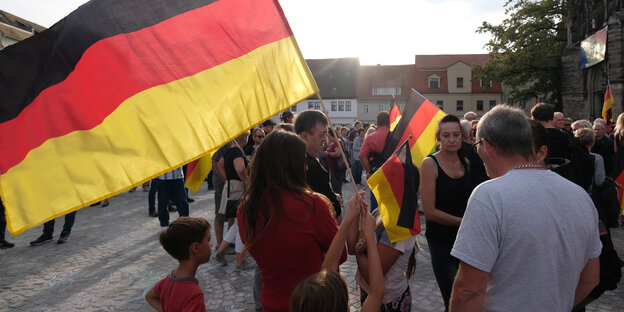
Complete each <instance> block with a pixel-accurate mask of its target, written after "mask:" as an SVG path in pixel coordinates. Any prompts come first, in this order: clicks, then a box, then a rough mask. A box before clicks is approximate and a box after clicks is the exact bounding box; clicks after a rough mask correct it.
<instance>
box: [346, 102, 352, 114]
mask: <svg viewBox="0 0 624 312" xmlns="http://www.w3.org/2000/svg"><path fill="white" fill-rule="evenodd" d="M345 110H346V111H347V112H350V111H351V101H346V102H345Z"/></svg>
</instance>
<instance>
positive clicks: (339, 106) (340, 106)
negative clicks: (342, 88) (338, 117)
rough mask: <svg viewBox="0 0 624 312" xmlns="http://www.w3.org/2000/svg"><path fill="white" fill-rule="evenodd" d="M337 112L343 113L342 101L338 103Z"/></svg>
mask: <svg viewBox="0 0 624 312" xmlns="http://www.w3.org/2000/svg"><path fill="white" fill-rule="evenodd" d="M338 111H339V112H344V101H338Z"/></svg>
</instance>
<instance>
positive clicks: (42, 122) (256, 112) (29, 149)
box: [0, 0, 318, 234]
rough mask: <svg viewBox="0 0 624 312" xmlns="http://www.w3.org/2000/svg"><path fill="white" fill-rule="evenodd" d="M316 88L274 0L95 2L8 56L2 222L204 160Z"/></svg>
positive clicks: (4, 60)
mask: <svg viewBox="0 0 624 312" xmlns="http://www.w3.org/2000/svg"><path fill="white" fill-rule="evenodd" d="M317 90H318V88H317V86H316V83H315V82H314V79H313V77H312V75H311V73H310V71H309V69H308V67H307V65H306V63H305V61H304V59H303V57H302V56H301V53H300V51H299V49H298V46H297V43H296V42H295V39H294V37H293V34H292V31H291V30H290V27H289V26H288V23H287V21H286V18H285V17H284V14H283V12H282V10H281V8H280V6H279V4H278V2H277V0H220V1H207V0H206V1H200V0H184V1H176V0H152V1H148V2H146V1H139V0H92V1H90V2H88V3H86V4H85V5H83V6H81V7H80V8H78V9H77V10H76V11H74V12H73V13H71V14H70V15H69V16H67V17H66V18H64V19H63V20H61V21H60V22H58V23H57V24H55V25H54V26H52V27H51V28H50V29H48V30H46V31H44V32H42V33H41V34H39V35H36V36H33V37H31V38H29V39H27V40H25V41H23V42H20V43H18V44H16V45H13V46H10V47H8V48H6V49H4V50H2V51H0V154H1V155H2V157H1V158H0V192H1V195H2V199H3V201H4V203H5V206H6V209H7V221H8V228H9V230H10V231H11V232H12V233H14V234H18V233H20V232H22V231H24V230H26V229H28V228H31V227H34V226H36V225H38V224H41V223H43V222H45V221H48V220H50V219H53V218H56V217H58V216H61V215H64V214H66V213H68V212H71V211H74V210H77V209H79V208H81V207H83V206H85V205H88V204H91V203H93V202H96V201H99V200H101V199H103V198H106V197H109V196H111V195H114V194H118V193H121V192H123V191H125V190H127V189H129V188H130V187H132V186H135V185H138V184H141V183H143V182H144V181H146V180H148V179H151V178H153V177H156V176H158V175H160V174H161V173H163V172H166V171H169V170H170V169H171V168H175V167H178V166H180V165H182V164H184V163H187V162H189V161H192V160H193V159H196V158H198V157H200V156H203V155H207V154H208V153H210V151H211V150H213V149H216V148H217V147H219V146H221V145H223V144H224V143H225V142H227V141H229V140H230V139H231V138H234V137H236V136H237V135H239V134H240V133H242V132H243V131H245V130H247V129H249V128H250V127H252V126H254V125H256V124H258V123H260V122H261V121H262V120H265V119H267V118H268V117H270V116H272V115H274V114H277V113H278V112H280V111H282V110H284V109H286V108H288V107H290V106H291V105H292V104H293V103H296V102H298V101H300V100H303V99H305V98H307V97H309V96H310V95H312V94H314V93H316V92H317Z"/></svg>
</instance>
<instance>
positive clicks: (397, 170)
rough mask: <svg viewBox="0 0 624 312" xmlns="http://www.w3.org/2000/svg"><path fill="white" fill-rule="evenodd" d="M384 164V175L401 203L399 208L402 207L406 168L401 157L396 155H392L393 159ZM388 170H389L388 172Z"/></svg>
mask: <svg viewBox="0 0 624 312" xmlns="http://www.w3.org/2000/svg"><path fill="white" fill-rule="evenodd" d="M388 162H391V163H386V164H384V166H383V171H384V175H385V176H386V180H388V184H390V187H391V188H392V193H393V194H394V197H395V198H396V200H397V203H398V204H399V207H398V209H401V204H402V203H403V191H404V190H405V189H404V187H403V186H404V181H405V170H404V169H403V164H402V163H401V160H400V159H399V157H397V156H396V154H395V155H393V156H392V158H391V159H389V160H388ZM386 171H388V172H386Z"/></svg>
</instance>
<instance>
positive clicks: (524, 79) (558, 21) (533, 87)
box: [475, 0, 575, 107]
mask: <svg viewBox="0 0 624 312" xmlns="http://www.w3.org/2000/svg"><path fill="white" fill-rule="evenodd" d="M573 2H575V1H565V0H562V1H554V0H544V1H529V0H508V1H507V3H505V14H506V15H507V16H508V17H507V18H506V19H505V20H503V22H502V23H501V24H499V25H493V24H490V23H488V22H483V24H482V25H481V27H479V28H478V29H477V32H478V33H491V35H492V39H491V40H490V41H489V42H488V43H487V44H486V45H485V47H486V49H488V50H489V51H490V52H491V53H492V54H493V55H494V56H495V57H494V58H493V59H492V60H490V61H488V62H486V63H485V64H484V65H483V66H482V67H476V68H475V70H476V71H477V72H478V73H479V75H478V79H482V80H483V81H486V82H487V81H489V80H493V81H498V82H502V83H503V84H505V85H506V86H508V87H510V88H511V91H510V92H509V94H508V97H509V100H510V102H523V101H526V100H529V99H539V100H540V101H544V102H547V103H551V104H554V105H555V106H556V107H560V105H561V53H562V51H563V48H564V47H565V45H566V38H567V32H566V30H567V29H566V18H567V17H568V16H567V13H568V6H569V5H572V7H574V3H573ZM571 11H573V10H571ZM484 85H489V84H487V83H485V84H484Z"/></svg>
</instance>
